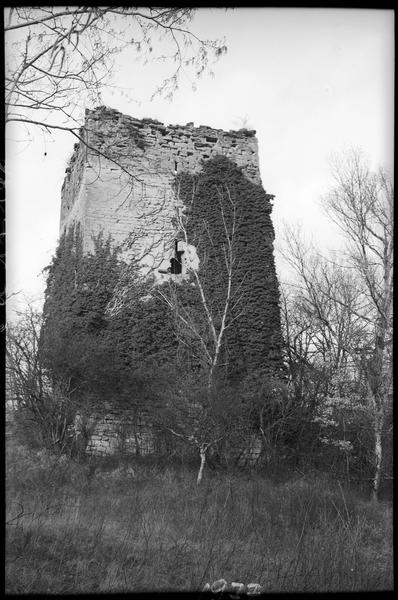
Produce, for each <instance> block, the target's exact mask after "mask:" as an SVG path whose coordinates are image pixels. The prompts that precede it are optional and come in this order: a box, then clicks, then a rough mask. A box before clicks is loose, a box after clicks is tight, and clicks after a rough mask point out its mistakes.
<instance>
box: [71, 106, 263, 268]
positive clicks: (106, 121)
mask: <svg viewBox="0 0 398 600" xmlns="http://www.w3.org/2000/svg"><path fill="white" fill-rule="evenodd" d="M82 135H84V136H85V139H86V142H87V145H88V147H87V146H85V145H84V144H82V143H79V144H75V148H74V152H73V155H72V157H71V159H70V164H69V166H68V167H67V169H66V173H67V175H66V178H65V182H64V185H63V188H62V205H61V224H60V230H61V233H62V232H63V231H64V230H65V229H66V228H68V227H69V226H70V225H72V224H73V223H76V222H79V223H80V225H81V231H82V234H83V240H84V247H85V249H86V250H89V249H91V248H92V236H93V235H96V234H98V233H99V231H101V230H103V231H104V232H105V234H106V235H107V234H111V235H112V237H113V238H114V240H115V242H116V243H118V244H120V243H123V242H124V241H125V240H126V239H127V238H128V236H130V246H129V247H130V250H131V252H132V253H133V254H134V255H135V256H139V257H140V258H141V264H142V265H146V266H147V268H148V269H153V270H154V271H155V272H156V273H157V269H158V268H160V267H161V268H164V267H165V266H166V267H167V266H168V264H169V257H170V256H171V254H172V247H173V242H174V237H175V228H174V225H173V218H174V217H175V216H176V210H177V206H178V204H179V201H178V198H176V197H175V194H174V192H173V189H172V183H173V181H174V178H175V174H176V173H177V172H180V171H188V172H191V173H196V172H199V171H200V170H201V168H202V161H203V160H208V159H210V158H214V157H215V156H216V155H219V154H221V155H224V156H226V157H228V158H230V159H232V160H233V161H234V162H236V164H237V165H238V166H241V167H242V168H243V170H244V172H245V174H246V175H247V177H248V178H249V179H251V180H252V181H253V182H255V183H261V179H260V172H259V164H258V149H257V139H256V138H255V132H254V131H248V130H240V131H229V132H225V131H223V130H221V129H213V128H211V127H207V126H203V125H201V126H200V127H194V126H193V123H188V124H187V125H185V126H180V125H168V126H165V125H164V124H163V123H160V122H159V121H156V120H152V119H142V120H138V119H135V118H133V117H129V116H127V115H123V114H121V113H119V112H118V111H116V110H112V109H109V108H105V107H100V108H98V109H95V110H87V111H86V122H85V127H84V130H83V131H82ZM90 147H91V148H93V150H91V149H90ZM98 151H99V153H98ZM104 155H105V156H106V157H107V158H105V157H104ZM112 160H115V161H116V162H117V163H118V164H115V162H112ZM120 165H121V166H120ZM126 251H127V250H126Z"/></svg>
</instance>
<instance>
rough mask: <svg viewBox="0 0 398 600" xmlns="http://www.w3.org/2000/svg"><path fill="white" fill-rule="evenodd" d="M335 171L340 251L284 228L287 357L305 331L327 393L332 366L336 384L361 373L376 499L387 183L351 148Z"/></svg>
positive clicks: (333, 212) (388, 257) (332, 204)
mask: <svg viewBox="0 0 398 600" xmlns="http://www.w3.org/2000/svg"><path fill="white" fill-rule="evenodd" d="M334 175H335V180H336V186H335V187H334V188H333V189H332V190H331V192H330V193H329V194H328V195H327V197H326V198H325V199H324V205H325V208H326V210H327V213H328V214H329V216H330V217H331V218H332V219H333V220H334V221H335V222H336V224H337V225H338V226H339V227H340V229H341V231H342V233H343V235H344V238H345V240H346V248H345V250H344V252H343V254H342V259H339V260H338V259H337V258H336V256H337V255H336V254H334V255H331V256H330V257H328V258H322V257H320V255H319V254H317V253H316V251H314V250H312V251H311V250H310V249H309V248H308V247H307V246H306V245H305V244H304V243H303V240H302V239H301V238H300V236H299V235H298V234H297V232H294V231H292V230H290V231H288V232H287V235H286V236H285V238H286V239H285V244H286V251H285V252H284V255H285V258H286V260H287V261H288V262H289V264H290V265H291V266H292V267H293V269H294V271H295V273H296V275H297V276H298V281H297V282H296V284H293V285H296V291H295V294H294V295H295V302H296V309H297V308H299V309H300V310H299V312H300V313H301V316H302V325H303V327H302V328H301V330H300V329H297V327H296V325H297V324H294V321H293V322H292V320H291V315H288V314H286V316H287V321H288V323H287V338H288V342H289V343H288V347H289V351H288V358H289V360H290V362H294V353H295V346H296V343H297V341H299V342H302V341H303V336H305V337H306V341H305V346H306V348H305V359H306V360H307V359H308V357H309V356H310V355H312V359H311V362H312V363H313V362H314V358H317V357H318V359H320V361H321V363H322V364H323V365H324V366H325V367H326V366H328V367H329V370H328V371H324V374H325V379H326V382H325V383H326V384H328V385H329V389H326V393H327V394H329V395H330V394H332V395H333V394H334V395H336V394H337V395H338V394H339V390H337V389H335V390H333V389H330V383H331V382H332V379H331V376H332V375H333V373H334V374H336V373H337V374H339V378H338V379H339V381H340V384H341V382H342V380H344V377H342V374H343V373H345V376H346V379H347V378H348V379H349V378H350V369H354V370H356V372H357V374H358V373H359V372H360V373H361V376H363V377H364V378H365V380H366V382H367V388H368V399H369V401H370V404H371V409H372V422H373V432H374V465H375V467H374V477H373V496H374V498H375V499H377V496H378V492H379V488H380V480H381V473H382V470H381V466H382V457H383V443H382V432H383V426H384V423H385V417H386V411H387V408H388V405H389V402H390V395H391V382H392V378H391V367H392V361H391V353H392V299H393V296H392V283H393V187H392V183H391V180H390V178H389V177H388V175H387V174H386V173H384V172H383V171H382V170H380V171H379V172H378V173H373V172H371V171H370V169H369V167H368V166H367V165H366V163H365V161H364V159H363V157H362V156H361V154H360V153H359V152H357V151H353V152H352V153H351V154H350V155H349V156H348V157H346V159H345V160H343V161H341V162H340V163H336V165H335V170H334ZM286 308H287V307H286ZM295 329H296V330H297V331H295ZM300 350H302V348H301V349H300ZM326 387H327V386H326Z"/></svg>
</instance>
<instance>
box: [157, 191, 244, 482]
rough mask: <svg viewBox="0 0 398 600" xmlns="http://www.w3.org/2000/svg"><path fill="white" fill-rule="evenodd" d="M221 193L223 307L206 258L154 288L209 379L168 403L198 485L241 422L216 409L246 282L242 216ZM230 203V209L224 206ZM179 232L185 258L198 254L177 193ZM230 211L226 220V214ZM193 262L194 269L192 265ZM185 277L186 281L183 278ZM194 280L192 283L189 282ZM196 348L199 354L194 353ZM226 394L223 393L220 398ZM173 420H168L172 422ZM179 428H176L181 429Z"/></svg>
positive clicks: (187, 265)
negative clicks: (193, 296) (190, 452)
mask: <svg viewBox="0 0 398 600" xmlns="http://www.w3.org/2000/svg"><path fill="white" fill-rule="evenodd" d="M222 191H223V192H224V193H223V194H222V193H221V190H219V210H220V217H221V223H222V227H223V242H222V244H221V245H220V248H219V250H220V262H221V264H222V265H223V269H224V277H223V279H224V281H225V289H223V300H222V302H221V304H220V305H215V303H212V302H211V299H210V297H209V295H208V292H207V288H206V284H205V280H204V277H205V275H204V274H205V271H206V264H205V263H206V257H202V259H203V264H201V265H200V264H199V260H198V257H197V256H195V258H196V261H193V262H190V261H189V260H188V261H187V262H186V263H185V273H182V274H181V275H178V276H177V277H173V276H172V275H171V276H170V279H169V281H168V282H167V283H166V284H165V285H162V286H157V287H156V288H154V290H155V292H156V293H157V294H159V296H160V297H161V298H162V299H163V300H164V302H165V303H166V304H167V305H168V306H169V308H170V310H171V311H172V314H174V316H175V322H176V334H177V338H178V340H179V343H180V344H182V345H183V346H185V347H188V348H189V350H190V351H191V352H192V351H193V352H195V351H196V357H195V358H196V359H197V360H198V362H199V363H200V368H201V373H202V375H203V374H205V375H204V376H205V379H206V386H205V390H203V389H202V391H201V394H199V399H198V397H195V398H194V399H193V400H192V401H190V400H189V394H187V393H184V394H183V397H180V396H181V394H180V393H176V394H174V398H173V399H172V400H170V402H169V412H170V411H171V412H170V414H171V415H173V418H171V421H173V419H174V423H175V424H174V426H173V427H171V426H169V427H168V430H169V431H170V432H171V433H172V434H173V435H175V436H176V437H179V438H182V439H184V440H185V441H186V442H188V443H189V444H191V445H193V446H194V447H195V448H196V449H197V451H198V452H199V455H200V468H199V473H198V480H197V483H198V484H199V483H200V481H201V480H202V476H203V469H204V467H205V463H206V456H207V452H208V450H209V449H210V448H214V447H215V446H216V445H217V443H218V442H220V441H221V440H223V439H224V438H225V436H226V435H227V433H226V432H227V430H231V428H232V429H234V430H235V429H236V427H237V423H238V421H239V417H238V416H237V415H235V417H234V418H233V419H232V420H228V424H227V422H226V420H225V418H224V419H221V418H220V413H219V411H218V409H217V406H216V405H217V402H218V400H217V390H216V381H217V379H216V377H215V374H216V370H217V368H218V367H219V366H221V364H220V360H221V356H222V348H223V344H224V343H225V336H226V332H227V330H228V329H229V328H230V327H231V325H232V324H233V323H234V321H235V320H236V319H237V318H239V315H240V314H241V312H242V308H241V307H240V306H239V304H240V301H241V293H240V292H241V286H242V281H240V282H239V284H237V282H236V281H235V279H234V276H235V270H236V268H237V262H238V255H237V248H236V242H237V240H236V236H237V228H238V215H237V209H236V206H235V203H234V201H233V199H232V196H231V193H230V190H229V188H228V186H225V189H223V190H222ZM223 201H224V202H226V203H227V204H226V206H224V205H223ZM176 206H177V207H178V208H177V217H176V223H177V230H178V234H177V235H178V236H179V237H181V238H182V242H183V244H184V248H185V252H186V254H188V255H189V254H190V253H191V257H192V255H196V249H195V248H194V246H193V244H191V242H192V240H191V239H190V237H189V235H188V229H187V218H189V215H187V214H184V212H183V210H181V207H180V206H179V198H178V192H177V199H176ZM226 207H227V208H228V216H227V214H226ZM204 231H205V235H206V236H207V237H208V240H207V242H208V244H209V245H210V244H212V245H214V240H212V239H211V234H210V230H209V228H208V227H206V226H204ZM194 263H195V264H194ZM181 278H182V279H181ZM187 278H189V279H190V282H189V281H188V280H187ZM184 283H185V285H191V286H193V288H194V289H195V290H196V291H197V298H198V302H197V303H196V304H195V306H191V305H189V304H187V303H184V302H183V301H181V298H180V286H181V285H182V284H184ZM194 349H196V350H194ZM221 395H222V394H221ZM169 420H170V419H169ZM177 424H178V425H177Z"/></svg>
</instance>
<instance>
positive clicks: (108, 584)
mask: <svg viewBox="0 0 398 600" xmlns="http://www.w3.org/2000/svg"><path fill="white" fill-rule="evenodd" d="M7 446H8V447H7V504H6V511H7V539H6V543H7V562H6V592H7V593H12V594H21V593H52V594H66V593H78V592H80V593H96V592H97V593H98V592H134V591H149V590H152V591H160V590H162V591H165V590H201V589H203V586H204V584H205V583H206V582H208V581H213V580H215V579H218V578H220V577H223V578H225V579H226V580H227V581H242V582H246V583H247V582H250V581H253V582H258V583H260V584H261V585H262V586H263V590H264V591H265V592H280V591H283V592H293V591H296V592H303V591H307V592H311V591H358V590H391V589H392V586H393V552H392V509H391V504H390V503H389V502H380V503H379V504H378V505H375V504H372V503H371V502H369V501H367V500H365V499H363V498H361V497H359V496H358V495H356V494H354V493H353V492H348V491H347V490H343V488H342V487H341V486H339V485H338V484H337V483H333V482H330V481H328V479H327V478H325V477H321V476H317V477H315V476H313V477H312V478H309V477H302V478H300V479H298V478H296V479H294V480H293V479H291V480H288V481H284V482H281V481H280V482H275V481H271V480H270V479H266V478H264V477H262V476H260V474H248V473H246V474H244V473H234V474H230V473H217V472H214V471H208V472H206V474H205V478H204V481H203V483H202V485H201V486H200V487H197V486H196V485H195V479H196V471H195V470H193V469H192V470H190V469H189V468H188V467H170V466H169V467H165V466H163V467H162V466H160V465H156V464H153V463H152V464H149V463H143V462H135V463H130V465H126V464H119V465H118V464H117V463H116V462H115V461H113V462H112V461H109V460H108V461H98V460H97V462H96V464H95V465H93V464H79V463H76V462H72V461H70V460H68V459H66V458H58V459H57V458H55V457H51V456H50V455H49V454H47V453H46V452H45V451H32V450H28V449H26V448H24V447H22V446H20V445H18V444H17V443H16V442H15V441H12V439H11V438H9V442H8V444H7ZM94 467H96V468H94Z"/></svg>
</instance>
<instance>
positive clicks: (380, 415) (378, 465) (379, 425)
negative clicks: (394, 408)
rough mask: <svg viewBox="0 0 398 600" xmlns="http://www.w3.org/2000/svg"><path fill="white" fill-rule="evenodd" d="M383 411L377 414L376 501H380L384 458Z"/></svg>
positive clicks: (374, 496) (373, 496) (375, 449)
mask: <svg viewBox="0 0 398 600" xmlns="http://www.w3.org/2000/svg"><path fill="white" fill-rule="evenodd" d="M383 416H384V415H383V412H382V411H379V412H377V413H376V416H375V425H374V434H375V446H374V452H375V472H374V477H373V482H372V483H373V486H372V487H373V489H372V498H373V501H374V502H377V501H378V498H379V489H380V481H381V461H382V458H383V444H382V431H383Z"/></svg>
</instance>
